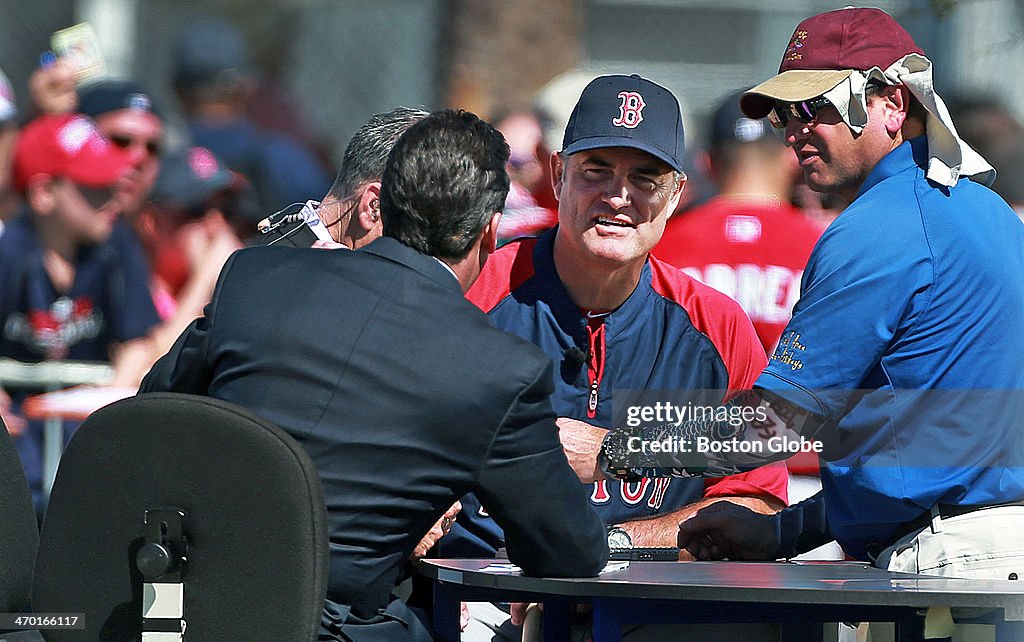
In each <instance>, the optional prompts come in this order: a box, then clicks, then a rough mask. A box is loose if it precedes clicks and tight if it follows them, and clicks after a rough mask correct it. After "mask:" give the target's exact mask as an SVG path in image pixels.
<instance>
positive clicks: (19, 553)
mask: <svg viewBox="0 0 1024 642" xmlns="http://www.w3.org/2000/svg"><path fill="white" fill-rule="evenodd" d="M38 547H39V524H38V523H37V522H36V512H35V510H34V509H33V508H32V494H31V492H29V489H28V482H27V481H26V480H25V472H24V471H23V470H22V468H21V460H20V459H19V458H18V453H17V452H16V451H15V450H14V443H13V442H12V441H11V436H10V435H9V434H7V427H6V426H5V425H4V423H3V420H0V613H19V612H21V611H22V610H23V609H24V608H25V607H26V606H28V595H29V587H30V586H31V585H32V565H33V564H34V563H35V559H36V549H37V548H38Z"/></svg>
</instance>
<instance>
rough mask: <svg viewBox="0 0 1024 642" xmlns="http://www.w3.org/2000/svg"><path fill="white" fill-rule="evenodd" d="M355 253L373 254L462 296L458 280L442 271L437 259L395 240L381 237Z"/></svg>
mask: <svg viewBox="0 0 1024 642" xmlns="http://www.w3.org/2000/svg"><path fill="white" fill-rule="evenodd" d="M357 251H358V252H366V253H367V254H373V255H376V256H379V257H381V258H383V259H387V260H388V261H392V262H394V263H399V264H401V265H404V266H406V267H408V268H409V269H411V270H415V271H416V272H419V273H420V274H422V275H423V276H425V277H427V278H428V279H431V280H433V281H436V282H437V283H439V284H440V285H442V286H446V287H449V288H451V289H452V290H455V291H456V292H458V293H459V295H460V296H461V295H462V286H461V285H460V284H459V282H458V280H457V279H456V278H455V277H454V276H452V274H451V273H450V272H449V271H448V270H446V269H444V266H443V265H441V264H440V263H438V262H437V259H435V258H434V257H432V256H428V255H426V254H423V253H422V252H418V251H416V250H414V249H412V248H411V247H409V246H408V245H405V244H403V243H402V242H400V241H398V240H397V239H394V238H391V237H389V236H382V237H380V238H379V239H377V240H376V241H373V242H372V243H370V244H369V245H367V246H366V247H364V248H361V249H359V250H357Z"/></svg>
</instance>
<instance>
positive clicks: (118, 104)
mask: <svg viewBox="0 0 1024 642" xmlns="http://www.w3.org/2000/svg"><path fill="white" fill-rule="evenodd" d="M78 111H79V112H81V113H83V114H85V115H86V116H89V117H90V118H92V119H93V120H94V121H96V125H97V126H98V127H99V128H100V131H101V132H103V134H104V135H105V136H106V137H107V138H108V139H110V142H112V143H113V144H114V145H116V146H117V147H120V148H121V149H126V150H128V152H129V153H130V154H131V156H132V159H133V161H134V162H135V164H136V166H137V167H138V172H136V174H135V175H134V180H133V181H131V182H130V183H129V184H127V185H125V186H124V187H123V189H124V190H125V196H126V202H125V212H124V214H125V216H126V217H127V218H128V219H129V220H130V219H133V218H134V217H135V216H137V215H138V213H139V212H140V211H141V210H142V206H143V204H144V203H145V200H146V197H147V196H149V193H150V191H151V190H152V189H153V184H154V182H155V181H156V176H157V174H158V173H159V171H160V152H161V150H162V148H163V136H164V118H163V114H162V113H161V112H160V110H159V109H158V108H157V106H156V104H155V103H154V102H153V99H152V97H151V96H150V94H149V92H148V91H146V90H145V89H144V88H143V87H142V86H141V85H139V84H138V83H136V82H134V81H131V80H100V81H98V82H94V83H91V84H89V85H86V86H84V87H82V88H81V89H79V90H78Z"/></svg>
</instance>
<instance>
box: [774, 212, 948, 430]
mask: <svg viewBox="0 0 1024 642" xmlns="http://www.w3.org/2000/svg"><path fill="white" fill-rule="evenodd" d="M891 206H892V207H906V205H905V204H891ZM911 207H912V206H911ZM886 209H887V207H886V204H884V203H882V202H881V200H880V199H877V198H875V199H872V198H863V199H858V202H857V203H855V204H854V205H852V206H851V207H850V208H848V209H847V210H846V211H844V212H843V213H842V214H841V215H840V217H839V218H838V219H837V220H836V221H835V222H834V223H833V224H832V226H831V227H829V229H828V230H826V231H825V234H824V235H823V236H822V238H821V241H820V242H819V243H818V246H817V247H816V248H815V250H814V252H813V253H812V255H811V258H810V260H809V261H808V265H807V269H806V271H805V272H804V278H803V282H802V283H801V295H800V300H799V301H798V302H797V304H796V306H795V307H794V310H793V318H792V320H791V321H790V322H789V325H788V326H786V330H785V331H784V333H783V335H782V338H781V339H780V341H779V345H778V347H777V348H776V350H775V353H774V354H773V355H772V357H771V359H770V360H769V363H768V367H767V368H766V369H765V371H764V373H762V375H761V376H760V377H759V378H758V380H757V383H756V385H757V386H758V387H760V388H765V389H768V390H772V391H774V392H776V393H778V394H780V395H781V396H783V397H785V398H787V399H789V400H790V401H792V402H793V403H796V404H797V405H799V406H801V407H803V408H804V409H806V410H809V411H811V412H814V413H817V414H821V415H824V416H826V417H830V418H834V417H837V416H839V415H841V414H842V412H843V411H844V409H845V406H846V403H847V401H848V400H849V396H850V392H851V391H853V390H856V389H858V388H875V387H878V386H880V385H884V384H885V373H884V368H885V365H886V364H885V361H884V359H883V355H884V354H885V352H886V349H887V347H888V346H889V345H890V344H891V343H892V342H893V341H898V340H899V337H900V335H901V333H902V332H903V331H904V330H905V329H906V328H908V327H910V326H911V325H913V323H914V322H915V320H916V319H917V317H918V315H919V313H920V311H921V309H922V308H923V307H924V306H926V305H927V291H928V288H929V286H930V285H931V283H932V280H933V277H932V260H931V254H930V252H929V248H928V244H927V239H926V238H925V235H924V232H923V229H922V226H921V225H920V219H919V218H917V217H903V218H901V219H900V220H899V221H897V222H895V223H894V222H893V221H892V220H891V219H892V217H887V216H886ZM881 236H884V237H885V238H884V242H880V238H881ZM922 294H923V295H924V296H920V295H922Z"/></svg>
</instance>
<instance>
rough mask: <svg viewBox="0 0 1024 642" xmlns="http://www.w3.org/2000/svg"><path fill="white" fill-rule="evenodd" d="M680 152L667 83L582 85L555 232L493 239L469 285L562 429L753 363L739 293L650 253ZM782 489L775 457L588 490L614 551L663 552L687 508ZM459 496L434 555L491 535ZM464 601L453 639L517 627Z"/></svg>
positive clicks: (755, 369) (612, 80)
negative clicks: (547, 369)
mask: <svg viewBox="0 0 1024 642" xmlns="http://www.w3.org/2000/svg"><path fill="white" fill-rule="evenodd" d="M683 151H684V136H683V122H682V117H681V114H680V109H679V103H678V101H677V100H676V98H675V96H673V95H672V93H671V92H670V91H669V90H668V89H666V88H665V87H662V86H661V85H658V84H656V83H654V82H652V81H650V80H647V79H645V78H641V77H640V76H637V75H632V76H626V75H609V76H601V77H598V78H596V79H594V80H593V81H592V82H591V83H590V84H589V85H587V87H586V88H585V89H584V90H583V93H582V95H581V96H580V98H579V101H578V102H577V104H576V107H575V109H574V110H573V112H572V115H571V117H570V118H569V121H568V125H567V126H566V129H565V136H564V139H563V144H562V151H560V152H556V153H554V154H552V156H551V159H550V163H551V170H552V172H551V173H552V176H553V179H552V184H553V187H554V191H555V195H556V197H557V199H558V226H557V227H556V228H555V229H553V230H551V231H548V232H546V233H545V234H544V235H542V236H541V237H540V238H538V239H530V240H522V241H517V242H514V243H511V244H509V245H506V246H504V247H502V248H501V249H499V250H498V251H497V252H496V253H495V254H494V255H493V256H492V258H491V259H490V260H489V261H488V262H487V264H486V265H485V266H484V269H483V272H482V274H481V276H480V278H479V279H478V280H477V282H476V284H475V285H474V286H473V288H472V289H470V290H469V292H468V293H467V295H466V296H467V297H468V298H469V299H470V300H471V301H472V302H473V303H475V304H476V305H477V306H479V307H480V308H481V309H482V310H484V311H485V312H487V313H488V315H489V316H490V318H491V320H492V321H493V322H494V323H495V324H496V325H497V326H498V327H499V328H501V329H503V330H505V331H507V332H511V333H513V334H516V335H518V336H520V337H522V338H524V339H526V340H528V341H531V342H533V343H535V344H536V345H538V346H539V347H540V348H541V349H543V350H544V351H545V352H546V353H547V354H548V356H549V357H550V358H551V359H552V361H553V362H554V365H555V369H554V379H555V381H554V384H555V394H554V396H553V397H552V402H553V404H554V407H555V412H557V413H558V414H559V415H560V416H561V417H562V418H561V419H560V422H562V423H563V424H564V423H565V422H571V421H573V420H583V421H586V422H589V423H590V424H594V425H596V426H599V428H596V429H595V430H598V431H599V432H601V433H603V432H604V429H606V428H611V427H612V426H613V416H612V397H613V390H614V389H643V388H648V387H650V388H659V387H680V386H690V387H692V388H693V389H702V390H721V391H724V390H726V389H729V388H744V387H748V386H749V385H750V384H752V383H753V381H754V378H755V377H756V376H757V375H758V374H759V373H760V372H761V369H762V368H763V367H764V364H765V362H766V359H765V354H764V350H763V349H762V348H761V345H760V343H759V341H758V339H757V334H756V333H755V332H754V329H753V326H752V325H751V323H750V320H749V319H748V318H747V317H746V315H745V314H744V313H743V311H742V309H741V308H740V307H739V305H738V304H736V302H735V301H732V300H731V299H729V298H728V297H726V296H725V295H723V294H720V293H719V292H716V291H714V290H712V289H711V288H709V287H707V286H704V285H702V284H701V283H699V282H697V281H696V280H695V279H692V278H690V277H689V276H687V275H685V274H684V273H683V272H682V271H680V270H678V269H677V268H674V267H672V266H670V265H668V264H666V263H663V262H661V261H659V260H658V259H656V258H654V257H652V256H650V251H651V248H653V247H654V245H655V244H656V243H657V242H658V241H659V240H660V239H661V236H662V233H663V232H664V230H665V223H666V221H667V220H668V217H669V216H670V214H671V213H672V212H673V211H674V210H675V208H676V205H677V203H678V201H679V198H680V195H681V193H682V190H683V187H684V185H685V182H686V176H685V174H684V173H683ZM721 400H722V399H721V396H719V397H718V401H721ZM594 455H595V457H594V459H593V461H592V462H591V463H592V465H593V466H596V465H597V462H596V451H595V452H594ZM666 481H668V482H669V483H668V484H666V483H665V482H666ZM680 481H681V482H682V483H680ZM786 488H787V479H786V471H785V468H784V467H774V468H764V469H761V470H758V471H755V472H753V473H749V474H746V475H741V476H734V477H726V478H723V479H721V480H719V481H717V482H716V483H712V484H708V485H705V483H704V482H703V481H702V480H671V481H670V480H660V481H658V482H656V483H645V484H641V485H639V486H631V485H628V484H623V483H620V482H618V481H605V482H600V483H598V484H595V485H588V486H587V493H588V495H589V497H590V503H591V504H592V505H593V506H594V508H595V509H596V510H597V511H598V513H599V514H600V515H601V517H602V518H603V519H604V520H605V523H606V524H608V525H609V526H613V527H614V528H612V530H611V533H610V538H609V542H610V543H611V545H612V546H614V547H617V548H630V547H635V546H664V547H672V546H674V545H675V540H676V532H677V529H678V523H679V521H680V520H682V519H685V518H686V517H687V516H689V515H691V514H692V513H693V512H695V511H696V510H697V509H698V508H699V507H701V506H706V505H708V504H710V503H713V502H717V501H722V500H725V501H732V502H739V503H742V504H744V505H746V506H749V507H751V508H752V509H753V510H756V511H763V512H772V511H774V510H777V509H778V508H780V507H782V506H784V505H785V502H786V499H787V496H786ZM535 501H538V502H543V501H544V498H543V497H537V498H536V499H535ZM462 503H463V511H462V512H461V513H460V515H459V518H458V520H457V524H456V528H455V529H454V530H453V531H452V533H451V534H450V535H449V536H448V538H445V539H444V540H442V541H441V547H442V554H444V555H445V556H449V557H450V556H468V557H483V556H489V555H493V554H494V553H495V551H496V549H498V548H500V547H501V546H502V545H503V541H504V540H503V533H502V532H501V530H500V529H499V528H498V527H497V525H496V524H495V523H494V522H493V521H492V520H491V519H490V518H489V517H486V513H483V514H482V513H481V510H480V509H481V507H480V503H479V501H478V500H477V499H476V498H475V497H467V498H465V499H464V500H463V502H462ZM483 508H484V509H486V506H484V507H483ZM472 611H473V615H474V621H473V622H471V624H470V628H468V629H467V635H466V636H464V639H480V638H479V636H487V635H488V632H489V631H490V635H493V631H491V628H489V627H490V626H499V625H501V626H502V627H503V628H502V631H503V632H506V631H507V632H508V633H507V634H508V636H509V637H515V636H516V635H517V634H518V631H516V630H515V628H514V627H509V625H508V624H502V623H500V622H495V621H494V619H495V618H494V617H493V616H499V617H500V615H502V614H498V613H491V616H488V615H487V613H486V611H487V606H486V605H474V606H473V608H472ZM505 617H506V618H507V616H505ZM514 619H515V621H516V622H518V620H519V612H518V611H516V614H515V618H514ZM503 634H504V633H503ZM484 639H488V640H490V639H491V638H490V637H485V638H484Z"/></svg>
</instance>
